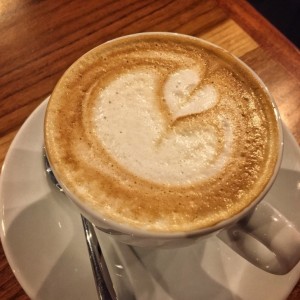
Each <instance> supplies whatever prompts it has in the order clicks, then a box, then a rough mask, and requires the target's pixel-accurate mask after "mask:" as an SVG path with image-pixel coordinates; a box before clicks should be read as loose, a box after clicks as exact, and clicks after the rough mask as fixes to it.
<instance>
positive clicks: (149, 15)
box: [0, 0, 300, 300]
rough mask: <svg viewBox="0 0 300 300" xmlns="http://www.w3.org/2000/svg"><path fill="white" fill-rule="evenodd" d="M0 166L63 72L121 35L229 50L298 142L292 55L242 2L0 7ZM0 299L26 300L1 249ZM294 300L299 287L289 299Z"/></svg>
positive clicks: (299, 103)
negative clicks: (190, 39)
mask: <svg viewBox="0 0 300 300" xmlns="http://www.w3.org/2000/svg"><path fill="white" fill-rule="evenodd" d="M0 15H1V18H0V36H1V42H0V116H1V118H0V164H1V165H2V163H3V160H4V157H5V154H6V152H7V150H8V147H9V145H10V143H11V141H12V140H13V138H14V136H15V134H16V132H17V131H18V129H19V128H20V126H21V125H22V123H23V122H24V121H25V119H26V118H27V117H28V116H29V115H30V113H31V112H32V111H33V110H34V109H35V108H36V107H37V106H38V105H39V104H40V103H41V102H42V101H43V99H45V97H46V96H47V95H49V94H50V93H51V91H52V89H53V87H54V85H55V83H56V82H57V80H58V79H59V77H60V76H61V75H62V73H63V72H64V70H66V68H67V67H68V66H69V65H70V64H71V63H72V62H73V61H75V60H76V59H77V58H78V57H79V56H81V55H82V54H83V53H85V52H86V51H88V50H89V49H91V48H93V47H95V46H96V45H98V44H100V43H102V42H105V41H107V40H110V39H112V38H115V37H118V36H122V35H125V34H130V33H135V32H143V31H171V32H179V33H185V34H190V35H193V36H197V37H201V38H204V39H207V40H209V41H211V42H213V43H215V44H218V45H220V46H222V47H224V48H225V49H227V50H229V51H231V52H232V53H234V54H235V55H237V56H238V57H240V58H241V59H242V60H243V61H245V62H246V63H247V64H248V65H250V66H251V67H252V68H253V69H254V70H255V71H256V72H257V73H258V74H259V75H260V76H261V78H262V79H263V80H264V81H265V83H266V84H267V86H268V87H269V89H270V91H271V93H272V94H273V95H274V97H275V100H276V102H277V104H278V106H279V110H280V112H281V116H282V119H283V121H284V122H285V124H286V125H287V127H288V128H289V129H290V131H291V132H292V133H293V135H294V137H295V138H296V140H297V142H298V143H300V84H299V78H300V76H299V75H300V56H299V51H298V49H297V48H296V47H295V46H294V45H293V44H292V43H291V42H289V41H288V40H287V39H286V38H285V37H284V36H283V35H282V34H280V33H279V32H278V31H277V30H276V29H275V28H274V27H273V26H272V25H270V23H268V22H267V21H266V20H265V19H264V18H263V17H262V16H261V15H259V14H258V12H257V11H255V10H254V9H253V8H252V7H251V6H250V5H249V4H248V3H247V2H246V1H244V0H207V1H200V0H184V1H180V0H178V1H176V0H175V1H174V0H162V1H153V0H143V1H139V0H126V1H112V0H103V1H97V0H94V1H79V0H78V1H77V0H74V1H70V0H66V1H34V0H23V1H18V0H6V1H1V3H0ZM0 274H1V275H0V276H1V278H0V298H1V299H28V297H27V296H26V294H25V293H24V291H23V290H22V288H21V287H20V285H19V283H18V282H17V281H16V279H15V277H14V275H13V273H12V271H11V269H10V267H9V265H8V263H7V260H6V258H5V255H4V253H3V249H2V247H1V249H0ZM288 299H289V300H292V299H294V300H295V299H300V283H298V285H297V286H296V287H295V289H294V290H293V292H292V293H291V295H290V296H289V298H288Z"/></svg>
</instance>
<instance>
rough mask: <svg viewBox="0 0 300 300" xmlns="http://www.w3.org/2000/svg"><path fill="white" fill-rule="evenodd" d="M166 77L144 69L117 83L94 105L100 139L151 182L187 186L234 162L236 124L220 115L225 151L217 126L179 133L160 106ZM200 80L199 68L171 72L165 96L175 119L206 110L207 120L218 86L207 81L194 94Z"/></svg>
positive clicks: (123, 76) (130, 168)
mask: <svg viewBox="0 0 300 300" xmlns="http://www.w3.org/2000/svg"><path fill="white" fill-rule="evenodd" d="M160 81H161V79H160V75H159V74H158V73H155V72H154V71H153V70H143V69H140V70H136V71H134V72H132V73H129V74H121V75H120V76H119V77H118V78H117V79H116V80H114V81H112V82H111V83H110V84H109V85H108V86H107V87H106V88H105V89H104V90H103V91H102V92H101V94H100V95H99V99H98V101H97V102H96V105H95V109H94V126H95V128H96V129H97V136H98V138H99V142H101V143H102V144H103V146H104V148H105V149H106V150H107V151H108V152H109V153H110V155H111V156H112V158H113V159H114V160H116V161H117V162H118V163H119V164H120V165H122V167H124V168H125V169H126V170H128V171H130V172H131V173H132V174H135V175H136V176H138V177H140V178H143V179H146V180H150V181H151V182H156V183H161V184H171V185H173V184H174V185H187V184H192V183H194V182H199V181H201V180H206V179H208V178H210V177H211V176H213V175H214V174H216V173H217V172H218V171H220V169H222V167H223V166H224V165H225V164H226V162H228V160H229V157H230V148H231V143H232V130H233V129H232V124H230V122H229V121H226V120H225V119H224V118H222V116H219V117H218V118H219V120H220V124H221V126H222V128H223V135H222V138H224V144H223V148H222V149H221V151H219V149H218V139H220V136H219V135H220V134H219V133H218V132H217V129H216V128H215V127H214V126H213V125H212V124H209V123H208V124H205V125H204V127H197V126H194V128H192V130H188V131H185V132H183V133H180V132H178V131H177V130H176V124H170V123H168V120H166V119H165V118H164V115H163V114H162V112H161V110H160V109H159V107H160V106H159V105H158V104H157V102H158V101H160V99H159V96H158V92H157V91H158V89H159V82H160ZM199 83H200V76H199V74H198V73H197V72H196V71H194V70H189V69H186V70H179V71H177V72H176V73H174V74H171V75H170V76H169V78H168V79H167V82H166V83H165V86H164V97H165V100H166V102H167V106H168V108H169V110H170V114H171V118H172V121H173V122H174V121H175V120H176V119H177V118H178V117H184V116H185V117H186V116H191V115H193V114H202V118H203V119H205V111H206V110H208V109H209V108H212V107H213V106H214V105H215V104H216V101H217V90H216V88H215V87H213V86H212V85H205V86H204V87H201V88H199V89H198V90H197V91H196V92H194V90H195V89H196V86H197V85H198V84H199ZM193 92H194V93H193ZM190 122H193V120H191V121H190Z"/></svg>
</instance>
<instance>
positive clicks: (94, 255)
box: [44, 152, 117, 300]
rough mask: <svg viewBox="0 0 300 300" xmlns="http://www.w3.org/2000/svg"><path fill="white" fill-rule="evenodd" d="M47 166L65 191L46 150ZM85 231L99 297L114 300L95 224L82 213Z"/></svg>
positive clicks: (50, 173)
mask: <svg viewBox="0 0 300 300" xmlns="http://www.w3.org/2000/svg"><path fill="white" fill-rule="evenodd" d="M44 160H45V168H46V173H47V175H48V177H49V178H50V180H51V182H52V183H53V184H54V185H55V186H56V188H57V189H59V190H60V191H61V192H62V193H63V189H62V188H61V186H60V185H59V183H58V181H57V180H56V178H55V176H54V174H53V172H52V169H51V167H50V164H49V161H48V159H47V156H46V154H45V152H44ZM81 219H82V224H83V231H84V234H85V239H86V244H87V248H88V252H89V257H90V262H91V266H92V270H93V274H94V280H95V285H96V289H97V295H98V299H100V300H112V299H117V296H116V293H115V291H114V289H113V284H112V281H111V278H110V276H109V272H108V269H107V266H106V263H105V260H104V257H103V254H102V250H101V247H100V244H99V242H98V239H97V236H96V233H95V230H94V226H93V224H91V222H90V221H88V220H87V219H86V218H85V217H84V216H82V215H81Z"/></svg>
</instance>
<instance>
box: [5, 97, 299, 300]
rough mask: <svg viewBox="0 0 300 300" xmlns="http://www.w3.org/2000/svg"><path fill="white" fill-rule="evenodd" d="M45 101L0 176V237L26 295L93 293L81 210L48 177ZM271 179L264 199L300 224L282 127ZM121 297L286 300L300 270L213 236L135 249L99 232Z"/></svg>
mask: <svg viewBox="0 0 300 300" xmlns="http://www.w3.org/2000/svg"><path fill="white" fill-rule="evenodd" d="M46 103H47V100H46V101H44V102H43V103H42V104H41V105H40V106H39V107H38V108H37V109H36V110H35V111H34V112H33V114H32V115H31V116H30V117H29V118H28V119H27V121H26V122H25V123H24V125H23V126H22V128H21V129H20V131H19V133H18V134H17V136H16V138H15V139H14V141H13V143H12V144H11V147H10V149H9V151H8V154H7V156H6V159H5V163H4V165H3V169H2V174H1V181H0V202H1V217H0V218H1V229H0V232H1V240H2V244H3V248H4V251H5V254H6V257H7V259H8V261H9V264H10V266H11V268H12V270H13V272H14V274H15V276H16V278H17V280H18V281H19V282H20V284H21V286H22V287H23V289H24V290H25V292H26V293H27V294H28V296H29V297H30V298H31V299H42V300H45V299H97V295H96V289H95V286H94V281H93V274H92V270H91V267H90V262H89V258H88V253H87V248H86V242H85V238H84V234H83V229H82V223H81V217H80V214H79V212H78V210H77V208H76V207H75V206H74V205H73V203H72V202H70V201H69V200H68V199H67V198H66V197H65V196H64V195H63V194H62V193H60V192H59V191H58V190H56V188H54V187H53V186H52V185H51V183H50V182H49V181H48V178H47V177H46V174H45V172H44V162H43V157H42V146H43V119H44V113H45V108H46ZM284 138H285V149H284V155H283V161H282V166H281V169H280V172H279V174H278V177H277V179H276V182H275V183H274V185H273V187H272V189H271V190H270V192H269V193H268V195H267V196H266V197H265V199H264V201H267V202H269V203H271V204H272V205H273V206H274V207H275V208H276V209H277V210H278V211H280V212H281V213H282V214H283V215H284V216H285V217H286V218H288V219H289V220H293V224H294V225H295V227H296V228H297V230H298V231H300V218H299V216H298V212H299V211H300V201H299V199H300V150H299V147H298V145H297V143H296V141H295V140H294V138H293V137H292V135H291V134H290V133H289V132H288V130H287V129H286V128H284ZM97 236H98V238H99V241H100V244H101V248H102V250H103V253H104V256H105V258H106V261H107V264H108V269H109V271H110V274H111V277H112V281H113V284H114V287H115V290H116V293H117V296H118V297H119V299H126V300H127V299H151V300H153V299H180V300H181V299H222V300H224V299H246V300H247V299H284V298H286V297H287V296H288V295H289V294H290V292H291V291H292V289H293V287H294V286H295V284H296V283H297V282H298V280H299V277H300V263H298V265H297V266H296V267H295V268H294V269H293V270H292V271H291V272H289V273H288V274H286V275H272V274H270V273H267V272H264V271H262V270H260V269H258V268H256V267H255V266H253V265H252V264H250V263H249V262H247V261H246V260H244V259H243V258H242V257H240V256H239V255H238V254H236V253H235V252H234V251H233V250H232V249H231V248H229V247H228V246H227V245H226V244H225V243H223V242H222V241H221V240H220V239H218V238H217V237H216V236H213V237H211V238H209V239H207V240H205V241H200V242H198V243H196V244H194V245H193V246H189V247H185V248H180V249H171V250H170V249H168V250H164V249H151V248H136V247H130V246H127V245H124V244H120V243H118V242H116V241H115V240H113V238H111V237H110V236H108V235H106V234H104V233H101V232H99V231H98V232H97Z"/></svg>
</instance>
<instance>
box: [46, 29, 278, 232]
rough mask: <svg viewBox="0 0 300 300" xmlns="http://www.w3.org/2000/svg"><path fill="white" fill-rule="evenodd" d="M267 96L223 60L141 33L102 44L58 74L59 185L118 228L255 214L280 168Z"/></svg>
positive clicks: (196, 224)
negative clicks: (255, 205) (245, 211)
mask: <svg viewBox="0 0 300 300" xmlns="http://www.w3.org/2000/svg"><path fill="white" fill-rule="evenodd" d="M278 135H279V133H278V125H277V121H276V115H275V112H274V108H273V105H272V103H271V101H270V99H269V95H268V93H267V92H266V91H265V90H264V88H262V87H261V85H260V83H259V82H258V80H257V79H256V78H255V77H254V76H253V74H251V72H249V70H248V69H246V68H245V67H244V66H243V65H242V64H240V63H239V62H237V61H236V60H235V59H234V58H233V57H232V56H231V55H230V54H228V53H227V52H225V51H223V50H221V49H219V48H216V47H213V46H211V45H209V44H206V43H203V42H202V41H201V40H199V39H195V38H189V37H183V36H180V35H170V34H169V35H166V34H146V35H137V36H130V37H125V38H122V39H118V40H115V41H111V42H109V43H106V44H103V45H101V46H99V47H97V48H95V49H93V50H91V51H90V52H88V53H87V54H85V55H84V56H83V57H82V58H80V59H79V60H78V61H77V62H75V63H74V64H73V65H72V66H71V67H70V68H69V69H68V70H67V71H66V72H65V74H64V75H63V77H62V78H61V80H60V81H59V82H58V84H57V85H56V87H55V89H54V91H53V94H52V96H51V99H50V102H49V105H48V108H47V112H46V118H45V145H46V150H47V155H48V157H49V160H50V163H51V166H52V168H53V170H54V172H55V175H56V176H57V177H58V179H59V181H61V182H62V183H63V185H64V186H65V187H66V188H67V189H68V191H69V192H70V193H71V194H73V195H74V197H76V198H77V199H79V200H80V201H82V202H84V203H86V204H87V205H88V206H90V207H91V208H93V209H94V210H95V211H97V212H99V214H100V215H102V216H104V217H105V218H108V219H111V220H112V221H115V222H117V223H122V224H127V225H130V226H133V227H137V228H141V229H146V230H150V231H161V232H178V231H190V230H195V229H199V228H205V227H208V226H212V225H214V224H216V223H218V222H220V221H222V220H226V219H228V218H230V217H232V216H234V215H235V214H237V213H239V212H240V211H242V210H243V209H244V208H246V207H247V206H249V204H251V203H252V202H253V201H254V200H255V199H256V198H257V197H258V195H259V194H260V193H261V192H262V191H263V190H264V188H265V187H266V185H267V183H268V182H269V180H270V178H271V177H272V175H273V173H274V168H275V165H276V162H277V159H278V151H279V141H278V139H279V137H278Z"/></svg>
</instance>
